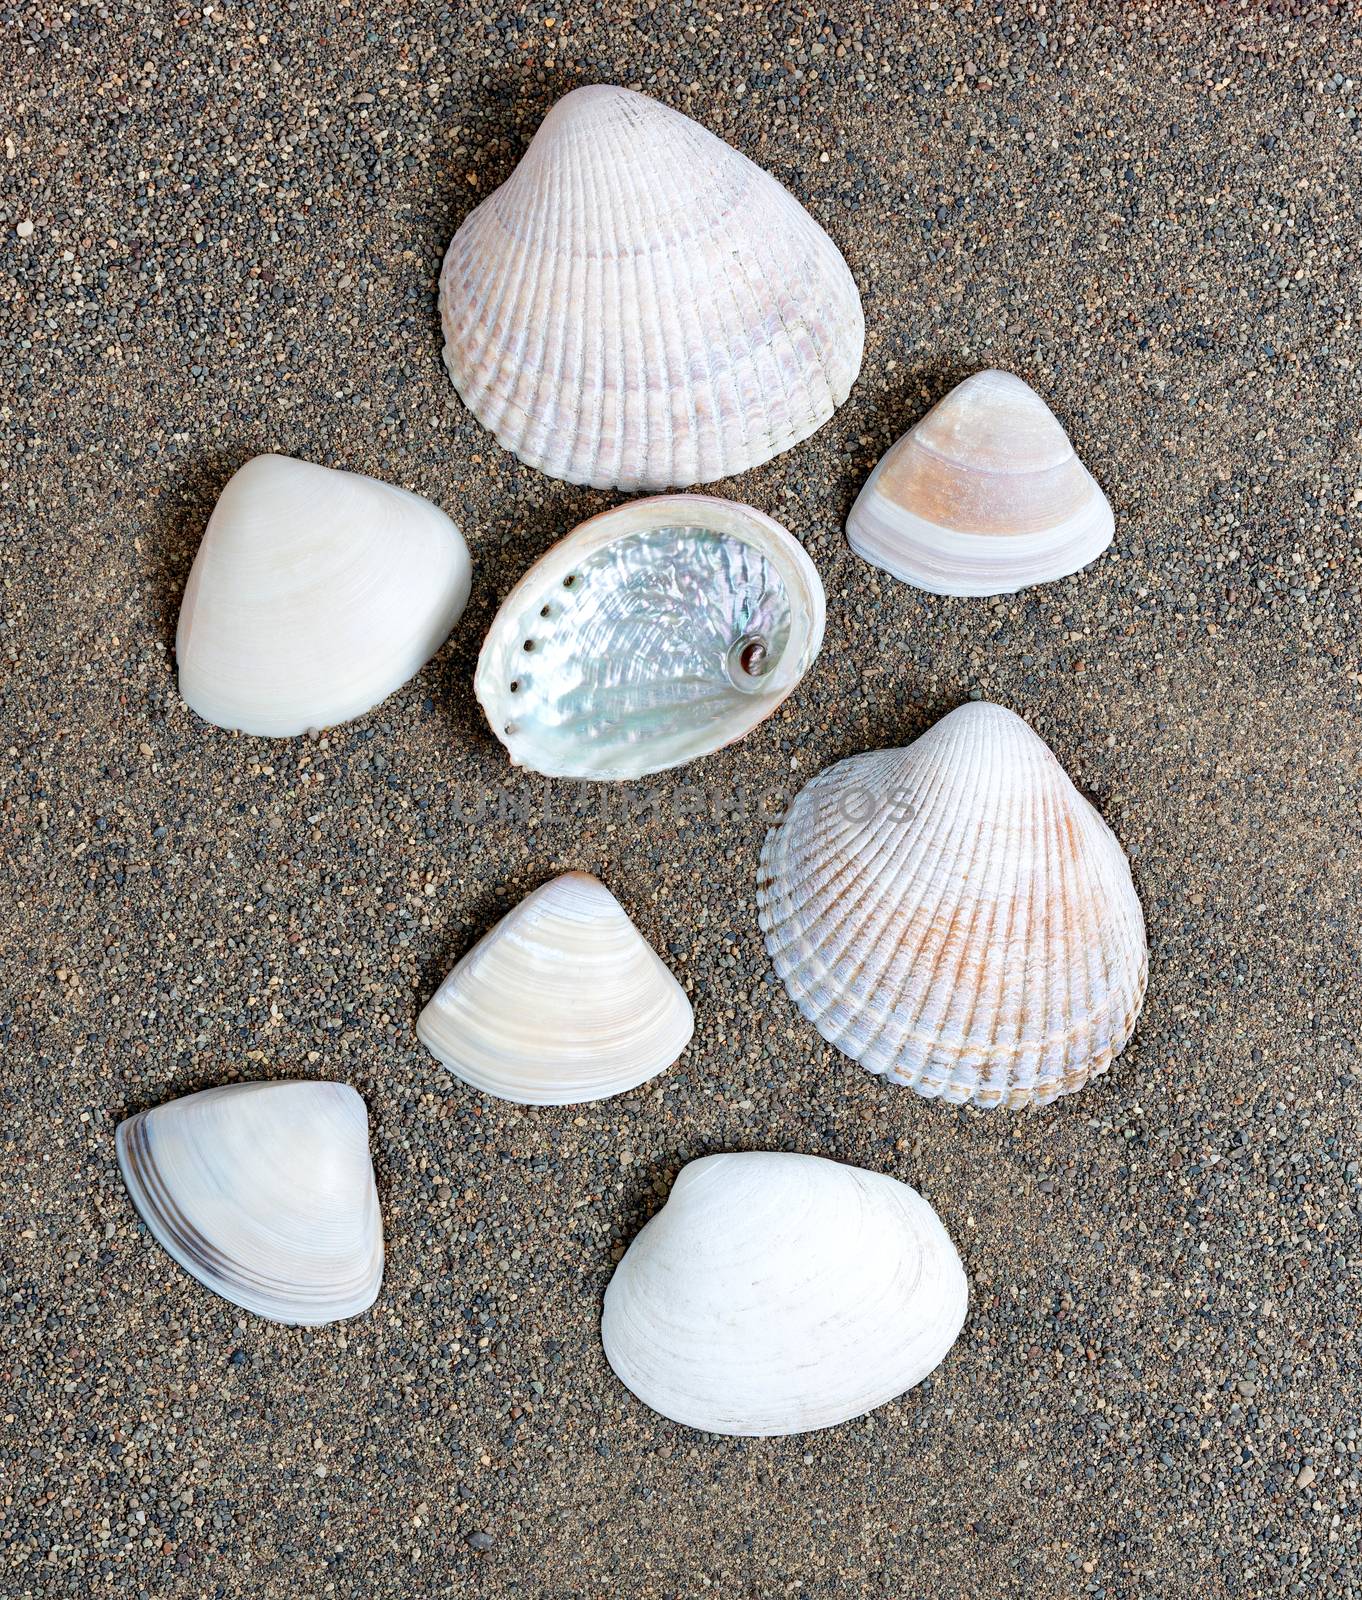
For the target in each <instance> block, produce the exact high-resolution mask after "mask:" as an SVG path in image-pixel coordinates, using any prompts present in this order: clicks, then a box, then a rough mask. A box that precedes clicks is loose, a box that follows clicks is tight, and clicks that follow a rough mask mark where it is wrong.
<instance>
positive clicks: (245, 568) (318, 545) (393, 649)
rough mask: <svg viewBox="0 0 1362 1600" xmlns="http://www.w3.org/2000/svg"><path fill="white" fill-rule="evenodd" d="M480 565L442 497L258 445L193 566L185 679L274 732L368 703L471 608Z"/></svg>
mask: <svg viewBox="0 0 1362 1600" xmlns="http://www.w3.org/2000/svg"><path fill="white" fill-rule="evenodd" d="M470 574H471V569H470V566H469V560H468V550H467V547H466V546H465V544H464V542H463V537H462V535H461V534H460V533H459V530H458V529H457V528H456V527H455V526H454V524H453V523H452V522H451V521H450V520H449V518H448V517H447V516H445V514H444V512H443V511H440V510H439V509H438V508H437V507H435V506H433V505H431V503H430V501H428V500H422V499H421V498H420V497H419V496H418V495H414V494H408V493H407V491H406V490H405V489H397V488H394V487H393V486H392V485H391V484H387V483H380V482H379V481H378V479H377V478H366V477H363V476H361V475H360V474H359V473H357V472H336V471H333V470H332V469H331V468H330V467H318V466H314V465H313V464H312V463H311V462H310V461H295V460H293V459H292V458H291V457H289V456H256V457H255V459H254V460H253V461H248V462H247V463H246V465H245V466H244V467H242V468H241V470H240V471H239V472H237V473H236V474H235V475H234V476H233V478H232V479H231V481H230V482H229V483H228V485H227V487H226V488H225V489H224V490H223V491H222V494H221V495H220V496H219V498H218V503H217V505H216V507H215V508H214V510H213V515H212V516H211V517H210V518H209V521H208V529H207V532H206V533H205V534H204V536H203V543H202V544H201V545H200V546H199V553H198V555H196V556H195V558H194V566H193V569H192V571H191V572H190V574H189V585H188V587H187V588H186V589H185V593H184V603H183V605H182V606H181V608H180V626H179V631H178V633H177V635H176V639H175V651H176V654H177V656H178V657H179V664H180V693H181V694H182V695H183V696H184V698H185V700H186V701H187V702H188V704H189V705H190V706H191V707H192V708H193V710H195V711H197V712H198V714H199V715H200V716H201V717H203V718H204V720H205V721H207V722H212V723H216V724H217V726H218V727H221V728H239V729H240V730H241V731H242V732H243V733H254V734H262V735H265V736H266V737H269V738H287V737H289V736H290V735H292V734H298V733H305V732H307V731H308V729H310V728H327V727H332V726H334V725H335V724H336V723H339V722H347V721H349V720H350V718H352V717H359V716H363V715H364V713H365V712H366V711H369V710H371V709H372V708H373V707H374V706H376V705H377V704H378V703H379V701H380V700H384V699H386V698H387V697H388V695H390V694H391V693H392V692H393V690H394V689H397V688H400V687H401V685H402V684H404V683H405V682H406V681H407V679H408V678H410V677H412V676H413V675H414V674H415V673H416V672H418V671H419V670H420V668H421V667H422V666H424V665H425V663H426V662H427V661H429V660H430V658H431V657H432V656H433V655H434V654H435V652H436V651H437V650H438V649H439V648H440V646H441V645H442V644H443V643H444V641H445V640H446V638H448V636H449V631H450V629H451V628H452V627H453V626H454V624H455V623H456V622H457V621H458V620H459V617H460V615H461V614H462V612H463V608H464V604H465V602H466V601H467V599H468V590H469V584H470Z"/></svg>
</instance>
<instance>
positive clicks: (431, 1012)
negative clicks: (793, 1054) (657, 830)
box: [416, 872, 695, 1106]
mask: <svg viewBox="0 0 1362 1600" xmlns="http://www.w3.org/2000/svg"><path fill="white" fill-rule="evenodd" d="M694 1027H695V1019H694V1017H693V1015H692V1013H691V1007H690V1001H689V1000H687V999H686V995H685V991H684V990H683V989H682V987H681V985H680V984H679V983H678V982H677V981H676V979H675V978H674V977H673V976H672V975H671V973H670V972H668V970H667V968H666V967H665V966H663V964H662V962H661V961H660V960H659V959H658V957H657V955H656V954H655V952H654V951H653V949H652V947H651V946H650V945H649V944H648V942H647V941H646V940H645V939H644V937H643V935H642V934H641V933H640V932H639V931H638V929H637V928H636V927H635V926H634V924H633V923H632V922H631V921H630V920H629V918H628V916H627V914H626V913H625V910H624V907H623V906H621V905H620V903H619V901H618V900H616V899H615V897H614V895H612V894H611V893H610V891H609V889H607V888H606V887H605V885H604V884H603V883H601V882H600V881H599V879H597V878H593V877H592V876H591V875H590V873H586V872H567V873H564V874H563V876H562V877H561V878H555V879H553V881H552V882H551V883H546V884H544V885H543V886H542V887H540V888H538V889H536V890H535V891H534V893H533V894H530V895H527V896H526V897H525V899H524V900H522V901H521V902H520V904H519V905H518V906H516V907H515V908H514V910H512V911H510V912H508V913H507V915H506V916H504V917H503V918H502V919H501V921H500V922H498V923H497V925H496V927H494V928H493V929H492V931H491V932H490V933H488V934H487V935H485V937H484V938H483V939H482V940H480V941H479V943H478V944H476V945H475V946H474V947H473V949H472V950H470V951H469V953H468V954H467V955H466V956H465V957H464V958H463V960H462V961H460V962H459V964H458V966H456V967H455V968H454V970H453V971H452V972H451V973H450V974H449V976H448V977H447V978H446V979H445V981H444V982H443V983H442V984H441V985H440V988H439V990H438V991H437V993H436V994H435V997H434V998H433V999H432V1000H431V1001H430V1003H429V1004H428V1005H427V1006H426V1008H425V1010H424V1011H423V1012H422V1013H421V1016H420V1018H419V1020H418V1021H417V1024H416V1032H417V1035H418V1037H419V1038H420V1040H421V1043H422V1044H424V1045H425V1047H426V1049H427V1050H429V1051H430V1052H431V1054H432V1055H433V1056H435V1058H436V1059H437V1060H438V1061H440V1062H441V1063H442V1064H443V1065H444V1066H446V1067H448V1068H449V1070H450V1071H451V1072H452V1073H454V1074H455V1076H456V1077H459V1078H462V1079H463V1081H464V1082H465V1083H468V1084H471V1085H472V1086H473V1087H474V1088H475V1089H481V1090H483V1091H484V1092H485V1093H487V1094H491V1095H496V1096H497V1097H498V1098H499V1099H502V1100H515V1101H517V1102H519V1104H521V1105H551V1106H559V1105H575V1104H577V1103H578V1102H580V1101H585V1100H603V1099H605V1098H606V1096H608V1095H612V1094H623V1093H624V1091H625V1090H626V1089H634V1088H637V1086H638V1085H639V1084H640V1083H643V1082H645V1081H646V1080H647V1079H649V1078H651V1077H653V1076H654V1075H655V1074H657V1073H659V1072H662V1071H663V1070H664V1069H665V1068H667V1067H669V1066H671V1064H672V1062H674V1061H675V1060H676V1058H677V1057H678V1056H679V1055H680V1054H681V1052H682V1051H683V1050H684V1049H685V1048H686V1045H687V1044H688V1043H689V1042H690V1036H691V1034H692V1032H693V1031H694Z"/></svg>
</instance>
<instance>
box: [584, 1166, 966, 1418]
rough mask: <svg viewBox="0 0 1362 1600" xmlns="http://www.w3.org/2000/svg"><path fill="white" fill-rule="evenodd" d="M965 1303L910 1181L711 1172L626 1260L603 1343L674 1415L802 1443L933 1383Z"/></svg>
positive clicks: (633, 1385) (799, 1171) (941, 1238)
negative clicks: (805, 1436) (799, 1436)
mask: <svg viewBox="0 0 1362 1600" xmlns="http://www.w3.org/2000/svg"><path fill="white" fill-rule="evenodd" d="M968 1299H969V1290H968V1285H967V1283H966V1280H965V1273H964V1269H963V1267H962V1266H961V1264H960V1258H959V1256H958V1255H957V1254H956V1251H955V1246H954V1245H953V1244H952V1243H951V1241H950V1238H949V1236H948V1235H947V1233H946V1230H945V1228H944V1227H943V1226H942V1224H941V1220H940V1218H939V1217H938V1216H937V1215H936V1213H935V1212H934V1211H933V1210H932V1208H931V1206H929V1205H928V1204H927V1202H926V1201H925V1200H924V1199H923V1198H922V1196H921V1195H920V1194H918V1193H917V1191H916V1190H915V1189H910V1188H909V1187H908V1185H907V1184H906V1183H899V1182H898V1181H897V1180H896V1179H894V1178H888V1177H885V1176H883V1175H882V1174H880V1173H878V1172H866V1171H864V1170H862V1169H861V1168H860V1167H849V1166H843V1165H841V1164H840V1163H839V1162H836V1161H826V1160H824V1159H823V1158H822V1157H820V1156H805V1155H787V1154H783V1153H779V1152H767V1151H757V1152H746V1153H742V1154H733V1155H716V1156H706V1157H705V1158H704V1159H703V1160H700V1161H692V1162H691V1163H690V1165H689V1166H687V1167H685V1168H684V1169H683V1170H682V1172H681V1175H680V1176H679V1177H678V1178H677V1180H676V1183H675V1184H674V1185H673V1187H672V1192H671V1196H670V1198H669V1199H668V1201H667V1203H666V1205H665V1206H664V1207H663V1208H662V1210H661V1211H659V1212H658V1213H657V1215H656V1216H654V1217H653V1218H652V1220H651V1221H650V1222H649V1223H648V1224H647V1225H646V1226H645V1227H644V1228H643V1230H642V1231H641V1232H640V1233H639V1235H638V1237H637V1238H636V1239H635V1240H634V1242H633V1243H632V1244H631V1245H630V1246H629V1249H628V1250H627V1251H626V1252H625V1255H624V1259H623V1260H622V1261H621V1262H620V1264H619V1266H618V1267H617V1268H616V1270H615V1275H614V1277H613V1278H612V1279H611V1280H610V1285H609V1287H608V1288H607V1290H606V1292H605V1310H604V1314H603V1316H602V1320H601V1338H602V1341H603V1343H604V1345H605V1354H606V1359H607V1360H608V1361H609V1362H610V1365H611V1366H612V1367H613V1368H614V1370H615V1373H616V1374H617V1375H618V1377H619V1378H620V1380H621V1382H623V1383H624V1384H625V1385H627V1387H628V1388H629V1389H631V1390H632V1391H633V1393H634V1394H636V1395H637V1396H638V1398H639V1399H640V1400H642V1401H643V1402H644V1404H645V1405H648V1406H651V1407H652V1409H653V1410H654V1411H658V1412H660V1413H661V1414H662V1415H663V1416H664V1417H670V1418H671V1419H672V1420H673V1421H675V1422H681V1423H684V1424H686V1425H687V1426H688V1427H692V1428H701V1429H704V1430H705V1431H706V1432H708V1433H728V1434H746V1435H770V1434H786V1433H805V1432H807V1431H809V1430H810V1429H813V1428H830V1427H834V1426H836V1424H838V1423H840V1422H846V1421H848V1420H849V1419H850V1418H852V1417H858V1416H861V1415H862V1414H863V1413H865V1412H867V1411H872V1410H874V1408H875V1407H876V1406H879V1405H883V1404H884V1403H885V1402H886V1401H887V1400H892V1399H893V1398H894V1397H895V1396H896V1395H900V1394H902V1393H904V1391H905V1390H908V1389H911V1388H912V1387H913V1385H914V1384H917V1383H920V1382H921V1381H922V1380H923V1378H925V1377H926V1376H927V1374H928V1373H929V1372H931V1371H932V1369H933V1368H934V1367H936V1366H937V1365H938V1364H939V1363H940V1362H941V1361H942V1360H943V1359H944V1357H945V1355H946V1353H947V1351H948V1350H949V1349H950V1347H951V1346H952V1345H953V1344H954V1343H955V1338H956V1335H957V1334H958V1333H959V1331H960V1328H961V1325H962V1323H963V1322H964V1320H965V1311H966V1307H967V1304H968Z"/></svg>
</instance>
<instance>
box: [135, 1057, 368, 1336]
mask: <svg viewBox="0 0 1362 1600" xmlns="http://www.w3.org/2000/svg"><path fill="white" fill-rule="evenodd" d="M117 1147H118V1166H119V1170H120V1171H121V1172H122V1174H123V1181H124V1183H126V1184H127V1186H128V1192H129V1194H131V1196H132V1198H133V1203H134V1204H135V1205H136V1207H137V1209H138V1211H139V1212H141V1214H142V1219H143V1221H144V1222H145V1223H146V1225H147V1226H148V1227H149V1228H150V1229H151V1231H152V1233H153V1234H154V1235H155V1237H156V1239H157V1241H158V1242H159V1243H160V1244H161V1245H162V1246H163V1247H164V1248H165V1249H166V1250H167V1251H168V1252H169V1253H170V1254H171V1255H172V1256H173V1257H174V1258H175V1260H176V1261H178V1262H179V1264H180V1265H181V1266H182V1267H183V1268H184V1269H185V1271H186V1272H188V1273H190V1274H191V1275H192V1276H193V1277H195V1278H197V1279H198V1280H199V1282H200V1283H202V1284H205V1285H207V1287H208V1288H210V1289H211V1290H212V1291H213V1292H214V1294H220V1295H221V1296H222V1297H223V1298H224V1299H225V1300H230V1301H231V1302H232V1304H233V1305H238V1306H243V1307H244V1308H245V1309H246V1310H247V1311H254V1312H256V1313H257V1314H258V1315H260V1316H262V1317H269V1318H271V1319H272V1320H273V1321H275V1322H287V1323H300V1324H307V1325H313V1324H317V1323H322V1322H335V1321H337V1320H338V1319H339V1318H342V1317H353V1316H357V1315H358V1314H359V1313H360V1312H361V1311H365V1310H367V1309H368V1308H369V1307H370V1306H371V1305H372V1304H373V1303H374V1300H375V1299H376V1298H377V1295H378V1289H379V1284H380V1283H381V1282H382V1281H383V1219H382V1217H381V1215H380V1213H379V1208H378V1191H377V1190H376V1188H375V1187H374V1172H373V1167H372V1165H371V1163H370V1160H369V1118H368V1114H367V1112H366V1111H365V1109H364V1102H363V1100H361V1099H360V1097H359V1096H358V1095H357V1094H356V1093H355V1091H354V1090H353V1089H351V1088H349V1087H348V1086H347V1085H346V1084H343V1083H316V1082H289V1083H236V1084H229V1085H227V1086H225V1087H223V1088H220V1089H205V1090H203V1091H202V1092H201V1093H199V1094H191V1095H186V1096H185V1098H184V1099H182V1100H172V1101H170V1102H169V1103H168V1104H167V1105H163V1106H157V1107H156V1108H155V1109H154V1110H152V1111H143V1112H141V1113H140V1114H139V1115H137V1116H135V1117H129V1118H128V1119H127V1121H126V1122H122V1123H120V1124H119V1126H118V1133H117Z"/></svg>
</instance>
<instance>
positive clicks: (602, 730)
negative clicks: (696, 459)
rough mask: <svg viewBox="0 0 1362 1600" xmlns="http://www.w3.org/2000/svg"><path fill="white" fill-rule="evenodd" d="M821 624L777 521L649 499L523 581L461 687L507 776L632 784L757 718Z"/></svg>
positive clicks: (585, 527) (788, 682)
mask: <svg viewBox="0 0 1362 1600" xmlns="http://www.w3.org/2000/svg"><path fill="white" fill-rule="evenodd" d="M824 615H825V600H824V595H823V585H822V583H821V582H820V580H819V577H818V572H817V569H816V568H815V567H814V564H813V562H812V561H810V560H809V558H808V556H807V555H806V554H805V553H804V550H803V549H802V547H801V546H800V545H799V543H798V541H797V540H795V539H794V538H793V537H792V536H791V535H790V534H789V533H788V532H786V530H785V529H784V528H782V527H781V526H780V524H779V523H778V522H774V521H773V520H772V519H771V518H770V517H768V516H765V515H764V514H763V513H762V512H760V511H756V510H754V509H753V508H752V507H751V506H745V505H740V504H738V503H737V502H736V501H733V500H720V499H716V498H714V497H713V496H710V495H698V494H686V495H658V496H656V497H654V498H652V499H647V500H634V501H630V502H629V503H628V504H627V505H622V506H617V507H616V508H615V509H614V510H613V511H606V512H602V513H601V515H599V516H596V517H592V518H590V520H588V521H586V522H583V523H582V524H581V525H580V526H579V527H577V528H575V529H574V530H573V531H572V532H571V533H570V534H569V535H568V536H567V537H566V538H565V539H562V540H560V541H559V543H558V544H556V545H554V546H553V548H552V549H551V550H549V551H548V552H547V554H545V555H544V556H542V557H541V558H540V560H538V561H537V562H536V563H535V564H534V566H532V567H531V568H530V570H529V571H528V572H527V573H526V574H525V576H524V577H523V578H522V579H521V580H520V582H519V583H518V584H516V586H515V588H514V589H512V591H511V592H510V594H509V595H507V597H506V599H505V601H504V602H503V603H502V606H501V609H500V610H499V611H498V612H497V615H496V617H495V619H494V620H493V622H492V626H491V628H490V629H489V630H488V633H487V638H486V640H485V641H484V643H483V647H482V653H481V655H480V656H479V658H478V667H477V673H476V676H475V678H474V683H473V687H474V691H475V693H476V694H477V697H478V701H479V703H480V704H481V706H482V708H483V710H484V711H485V712H486V714H487V720H488V722H489V724H490V725H491V728H492V731H493V732H494V733H495V734H496V735H497V737H498V738H499V739H500V740H501V742H502V743H503V744H504V745H505V746H506V748H507V750H508V752H509V753H510V757H511V760H512V761H513V762H514V763H515V764H516V765H517V766H526V767H530V768H532V769H533V770H534V771H536V772H542V773H545V774H546V775H548V776H550V777H575V778H593V779H608V778H638V777H642V776H643V775H645V774H646V773H651V772H661V771H662V770H664V769H665V768H667V767H675V766H679V765H681V764H682V763H684V762H687V761H693V760H695V759H696V758H697V757H699V756H704V755H708V754H710V753H711V752H712V751H714V750H718V749H720V748H721V747H722V746H724V745H726V744H731V743H732V742H733V741H734V740H735V739H740V738H742V736H743V735H744V734H746V733H749V732H750V731H751V730H752V729H753V728H754V727H756V726H757V724H758V723H759V722H761V721H762V720H763V719H764V718H765V717H768V716H770V714H771V712H772V711H774V710H775V708H776V707H777V706H778V705H779V704H780V703H781V701H782V700H784V699H785V697H786V696H787V695H788V694H790V693H791V691H792V690H793V689H794V688H795V686H796V684H798V682H799V680H800V679H801V678H802V677H803V675H804V673H805V671H806V670H807V669H808V667H809V665H810V663H811V662H812V661H813V658H814V657H815V656H816V655H817V653H818V647H819V645H820V644H821V643H822V639H823V623H824ZM757 648H759V649H760V651H761V655H760V659H759V660H757V659H755V658H754V657H752V656H750V655H748V654H746V652H747V651H748V650H749V649H753V650H755V649H757ZM744 660H747V661H748V662H749V664H750V665H751V667H752V670H751V671H750V672H749V671H747V670H745V669H744V667H743V665H742V663H743V661H744Z"/></svg>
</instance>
